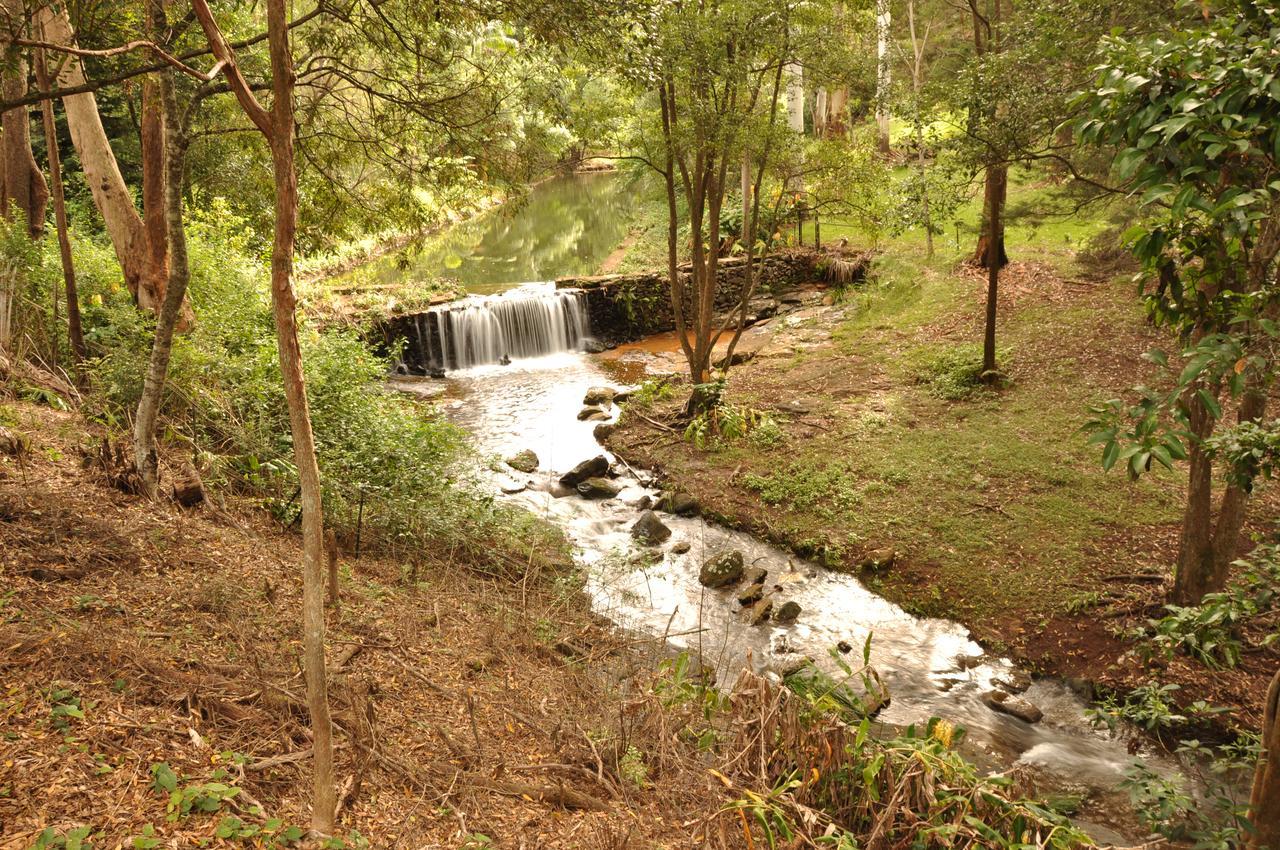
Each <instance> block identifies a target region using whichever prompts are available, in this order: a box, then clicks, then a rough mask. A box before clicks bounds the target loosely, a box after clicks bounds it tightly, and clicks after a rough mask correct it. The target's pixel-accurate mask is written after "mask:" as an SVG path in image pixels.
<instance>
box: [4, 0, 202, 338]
mask: <svg viewBox="0 0 1280 850" xmlns="http://www.w3.org/2000/svg"><path fill="white" fill-rule="evenodd" d="M32 17H33V19H34V21H35V23H36V27H37V31H38V32H39V33H40V34H41V40H39V41H38V42H37V41H29V42H28V45H29V46H30V45H35V46H39V47H41V48H43V49H45V50H49V51H56V52H57V53H59V54H61V55H62V56H63V59H62V61H61V62H60V63H59V65H60V67H59V71H58V73H57V77H56V88H54V89H52V90H51V93H52V94H54V95H57V94H58V93H59V92H72V93H64V94H62V106H63V110H64V111H65V113H66V117H67V129H68V130H69V131H70V132H71V143H72V145H73V146H74V147H75V150H76V153H77V154H78V155H79V160H80V167H81V169H82V170H83V171H84V176H85V182H86V183H88V185H89V189H90V191H91V192H92V194H93V200H94V206H95V207H96V208H97V210H98V213H99V215H101V216H102V220H103V223H104V224H105V225H106V230H107V235H108V236H109V237H110V239H111V245H112V247H113V248H114V249H115V253H116V258H117V259H118V260H119V262H120V269H121V271H122V272H123V274H124V279H125V284H126V285H127V286H128V287H129V291H130V292H131V293H132V294H133V296H134V299H135V301H136V302H137V304H138V306H139V307H140V308H142V309H144V310H147V311H150V312H156V313H158V312H159V311H160V309H161V305H162V302H163V299H164V293H163V288H164V286H165V279H166V278H165V275H164V269H163V262H159V261H157V259H156V258H157V257H158V256H160V257H162V256H163V254H164V251H163V246H158V245H153V244H152V243H151V240H149V238H148V237H149V234H153V233H157V231H158V233H159V234H160V235H162V233H163V216H162V215H159V214H158V213H157V214H156V215H153V216H151V217H149V221H148V222H147V223H144V221H143V218H142V216H141V215H139V214H138V209H137V207H136V206H135V205H134V201H133V193H132V192H131V191H130V190H129V187H128V185H126V183H125V180H124V176H123V175H122V174H121V172H120V165H119V163H118V162H117V161H116V156H115V152H114V151H113V150H112V149H111V142H110V140H109V139H108V138H107V133H106V130H105V129H104V128H103V126H102V116H101V115H100V114H99V112H98V102H97V98H96V97H95V96H94V94H93V91H94V89H95V88H96V87H97V83H90V82H88V81H87V80H86V79H85V75H84V69H83V67H82V65H81V59H82V57H85V56H92V55H95V54H98V55H102V54H107V55H111V54H114V53H117V52H120V50H115V49H113V50H107V51H92V50H82V49H80V48H78V47H77V46H76V41H75V35H74V33H73V31H72V28H71V21H70V19H69V18H68V17H67V10H66V8H65V7H54V6H52V5H47V4H46V5H40V6H38V7H37V8H36V9H35V11H34V14H33V16H32ZM10 26H12V21H11V22H10ZM139 44H142V45H145V44H147V42H139ZM125 47H127V48H128V49H137V48H136V46H135V45H126V46H125ZM122 49H123V48H122ZM170 59H172V57H170ZM173 61H175V62H176V61H177V60H173ZM179 64H180V63H179ZM163 67H168V64H167V62H161V63H160V64H159V67H158V68H156V69H154V70H159V69H160V68H163ZM148 85H149V86H151V85H153V84H151V83H149V84H148ZM149 91H154V89H149ZM19 99H20V98H17V97H14V98H10V97H9V96H6V97H5V100H6V101H10V100H19ZM158 109H159V102H158V100H157V99H156V98H155V97H154V95H151V96H149V98H148V106H147V108H146V109H145V110H144V113H145V114H146V124H147V132H146V135H147V144H146V145H145V149H146V150H147V151H148V152H149V154H150V156H151V157H156V158H158V157H160V155H161V154H162V151H163V142H162V136H161V135H160V133H159V125H158V124H157V123H156V122H158V120H159V115H158ZM148 165H149V166H151V167H150V168H148V169H146V171H147V173H148V175H149V178H148V183H147V186H146V187H145V191H144V193H143V194H144V197H147V198H150V199H151V201H152V202H153V203H159V204H160V206H163V204H162V201H161V199H162V198H163V188H162V187H163V184H162V182H160V181H161V180H162V179H163V178H162V174H161V172H162V171H163V165H162V164H161V163H160V162H159V161H158V159H151V160H150V161H149V162H148ZM154 209H155V208H154V207H153V210H154ZM148 224H149V225H150V228H149V227H148ZM182 315H183V316H184V318H185V319H186V320H187V321H190V316H191V313H190V305H189V303H187V302H184V303H183V308H182Z"/></svg>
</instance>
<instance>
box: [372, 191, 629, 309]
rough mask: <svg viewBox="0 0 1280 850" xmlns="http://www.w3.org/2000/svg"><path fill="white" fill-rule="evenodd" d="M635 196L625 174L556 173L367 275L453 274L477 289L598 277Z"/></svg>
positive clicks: (393, 277)
mask: <svg viewBox="0 0 1280 850" xmlns="http://www.w3.org/2000/svg"><path fill="white" fill-rule="evenodd" d="M629 194H630V189H629V187H628V181H627V178H625V177H623V176H621V175H618V174H613V173H609V172H604V173H593V174H570V175H564V176H561V177H555V178H552V179H550V180H547V181H545V182H543V183H539V184H538V185H537V186H535V187H534V188H533V189H531V190H530V191H529V194H528V196H527V197H526V198H525V199H524V200H523V201H519V202H515V203H512V204H510V205H506V206H503V207H499V208H498V209H496V210H494V211H493V212H490V213H487V214H485V215H482V216H480V217H479V218H477V219H474V220H472V221H468V222H464V223H462V224H459V225H456V226H454V227H451V228H449V229H448V230H446V231H445V232H443V233H441V234H439V235H436V236H432V237H431V238H430V239H428V240H427V242H426V244H425V245H423V246H422V247H421V248H420V249H419V250H417V251H414V252H408V253H403V254H399V255H396V256H393V257H387V258H385V259H384V260H382V261H379V262H378V263H377V264H376V265H375V266H373V267H371V268H367V269H366V270H364V272H363V273H364V274H366V275H370V276H372V278H373V279H374V280H375V281H380V282H384V283H386V282H392V281H397V280H403V279H404V278H406V277H408V278H415V277H419V278H451V279H453V280H456V281H458V283H460V284H461V285H462V286H463V287H464V288H465V289H466V290H467V291H468V292H473V293H479V294H490V293H494V292H501V291H502V290H504V289H508V288H510V286H511V285H512V284H517V283H524V282H526V281H541V280H553V279H555V278H557V277H567V276H571V275H584V274H592V273H594V272H595V271H596V270H597V269H598V268H599V267H600V264H601V263H603V262H604V260H605V258H606V257H608V256H609V253H610V252H611V251H612V250H613V249H614V248H615V247H617V245H618V243H619V242H621V241H622V239H623V237H624V236H625V235H626V232H627V227H628V225H629V221H630V219H629V204H628V203H627V197H628V196H629ZM406 260H407V261H408V265H407V267H404V266H403V264H404V262H405V261H406Z"/></svg>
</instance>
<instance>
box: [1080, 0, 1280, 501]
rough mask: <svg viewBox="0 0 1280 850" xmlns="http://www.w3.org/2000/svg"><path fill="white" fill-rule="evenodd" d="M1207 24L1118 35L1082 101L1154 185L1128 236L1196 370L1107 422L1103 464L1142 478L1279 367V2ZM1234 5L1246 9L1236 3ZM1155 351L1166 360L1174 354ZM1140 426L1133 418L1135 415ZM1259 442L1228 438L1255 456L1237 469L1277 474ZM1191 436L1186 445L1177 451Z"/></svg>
mask: <svg viewBox="0 0 1280 850" xmlns="http://www.w3.org/2000/svg"><path fill="white" fill-rule="evenodd" d="M1223 5H1224V7H1225V8H1224V9H1222V10H1219V11H1218V12H1217V13H1216V14H1214V15H1212V16H1210V17H1207V18H1206V19H1205V20H1204V22H1203V24H1201V25H1200V26H1195V27H1190V28H1187V29H1182V30H1178V31H1175V32H1173V33H1172V34H1170V35H1167V36H1162V37H1159V38H1140V39H1126V38H1122V37H1118V36H1117V37H1112V38H1109V39H1107V40H1106V41H1105V42H1104V44H1103V51H1104V54H1105V61H1104V64H1103V66H1102V69H1101V72H1100V75H1099V79H1098V87H1097V89H1096V90H1095V91H1091V92H1087V93H1085V94H1083V95H1081V96H1080V97H1079V99H1078V105H1079V106H1081V107H1083V108H1084V109H1085V110H1086V111H1087V113H1088V115H1087V117H1086V118H1084V119H1082V120H1081V121H1080V122H1079V124H1078V125H1077V130H1078V133H1079V135H1080V137H1081V138H1082V139H1083V140H1084V141H1085V142H1086V143H1088V144H1092V145H1097V146H1104V147H1109V148H1112V149H1115V150H1116V151H1117V154H1116V156H1115V170H1116V172H1117V174H1118V175H1119V176H1120V177H1121V178H1123V179H1125V180H1126V181H1127V182H1128V187H1129V189H1130V191H1132V192H1133V193H1135V194H1139V195H1140V196H1141V205H1142V207H1143V208H1144V210H1145V211H1146V212H1147V214H1148V220H1146V221H1143V222H1141V223H1140V224H1138V225H1135V226H1134V227H1133V228H1131V229H1130V230H1129V231H1128V232H1127V233H1126V234H1125V241H1126V242H1127V243H1128V244H1129V246H1130V248H1131V250H1132V251H1133V253H1134V255H1135V256H1136V257H1137V259H1138V260H1139V261H1140V263H1141V264H1142V267H1143V271H1144V275H1143V277H1142V280H1143V290H1142V294H1143V298H1144V302H1145V304H1146V307H1147V310H1148V312H1149V314H1150V315H1151V317H1152V318H1153V319H1154V320H1155V321H1156V322H1158V323H1160V324H1164V325H1168V326H1170V327H1172V328H1174V329H1176V330H1177V331H1178V332H1179V333H1180V334H1182V336H1183V339H1184V341H1185V342H1186V348H1185V350H1184V351H1183V355H1182V356H1183V359H1184V360H1185V361H1186V363H1185V366H1184V368H1183V369H1182V371H1181V373H1180V375H1179V376H1178V378H1177V380H1176V382H1175V383H1176V386H1175V388H1174V390H1173V391H1172V392H1169V393H1167V394H1158V393H1154V392H1152V391H1150V390H1146V389H1145V388H1139V389H1138V390H1137V392H1138V394H1139V395H1140V396H1141V401H1140V402H1139V403H1138V404H1137V405H1135V406H1133V407H1131V408H1127V409H1126V406H1125V405H1123V404H1122V403H1121V402H1119V401H1113V402H1111V403H1109V405H1108V406H1107V407H1108V409H1106V410H1102V411H1095V412H1100V413H1101V414H1102V415H1101V416H1099V417H1098V418H1096V419H1095V421H1094V423H1092V424H1093V425H1094V426H1095V430H1096V431H1097V434H1095V439H1096V440H1097V441H1098V442H1101V443H1102V444H1103V446H1104V450H1103V451H1104V463H1106V464H1108V465H1110V464H1114V463H1115V462H1117V461H1118V460H1122V459H1127V460H1128V469H1129V473H1130V475H1133V476H1136V475H1140V474H1141V473H1142V472H1144V471H1146V469H1148V468H1150V461H1151V460H1152V459H1154V460H1156V461H1158V462H1160V463H1161V464H1164V465H1170V463H1171V461H1172V460H1175V459H1178V452H1179V451H1180V450H1181V449H1185V446H1184V445H1183V444H1184V442H1185V440H1186V436H1187V435H1186V434H1185V433H1184V432H1185V431H1186V429H1187V426H1188V422H1189V420H1190V419H1192V418H1193V414H1198V413H1200V412H1201V411H1203V412H1205V413H1207V414H1208V416H1209V424H1208V427H1207V428H1206V427H1204V426H1203V425H1201V426H1199V427H1198V429H1197V431H1196V435H1197V436H1196V439H1204V438H1205V437H1207V436H1209V435H1210V434H1211V433H1212V430H1213V423H1214V422H1216V421H1217V420H1218V419H1219V418H1220V417H1221V415H1222V410H1221V407H1222V399H1221V395H1222V392H1223V390H1226V391H1227V392H1229V393H1230V395H1231V396H1232V397H1235V398H1240V397H1241V396H1242V395H1243V394H1244V393H1245V392H1246V391H1247V390H1255V391H1260V392H1265V387H1267V386H1268V385H1269V384H1270V382H1271V381H1272V379H1273V377H1274V369H1275V362H1274V356H1273V354H1272V351H1273V347H1274V340H1275V338H1276V337H1277V335H1278V331H1277V327H1276V325H1275V324H1274V322H1273V321H1272V320H1271V319H1270V318H1269V316H1270V313H1271V312H1272V307H1273V306H1274V302H1275V298H1276V290H1275V287H1274V285H1273V282H1274V263H1275V261H1276V257H1277V255H1280V219H1278V217H1277V212H1280V180H1277V179H1276V174H1277V167H1278V164H1280V80H1277V78H1276V75H1275V67H1274V66H1275V33H1276V32H1277V29H1278V28H1280V10H1277V9H1274V8H1268V7H1262V6H1259V5H1257V4H1254V3H1251V2H1227V3H1224V4H1223ZM1232 12H1236V14H1233V13H1232ZM1153 359H1154V360H1155V361H1156V362H1157V363H1159V364H1160V365H1165V356H1164V355H1163V354H1154V355H1153ZM1126 419H1127V420H1128V421H1129V422H1131V423H1132V425H1130V426H1129V427H1125V424H1124V423H1125V420H1126ZM1241 436H1242V437H1244V438H1246V442H1249V443H1250V444H1249V445H1248V446H1247V447H1246V446H1244V445H1231V444H1230V442H1229V441H1228V443H1227V444H1226V445H1223V446H1221V448H1222V449H1223V450H1225V452H1226V453H1227V454H1228V455H1229V456H1233V457H1234V459H1235V460H1239V461H1242V465H1240V466H1237V467H1235V471H1236V475H1237V480H1238V481H1239V480H1240V479H1241V477H1242V476H1243V477H1244V478H1246V479H1248V481H1249V483H1251V481H1252V479H1251V478H1249V477H1248V476H1249V473H1251V472H1253V473H1261V474H1265V473H1266V472H1268V471H1269V469H1270V467H1269V465H1265V464H1263V463H1261V458H1255V459H1253V460H1251V459H1250V456H1251V455H1252V452H1253V450H1254V449H1265V445H1259V444H1258V443H1257V441H1256V440H1251V439H1250V438H1256V437H1257V434H1256V433H1249V432H1242V434H1241ZM1178 447H1181V448H1178Z"/></svg>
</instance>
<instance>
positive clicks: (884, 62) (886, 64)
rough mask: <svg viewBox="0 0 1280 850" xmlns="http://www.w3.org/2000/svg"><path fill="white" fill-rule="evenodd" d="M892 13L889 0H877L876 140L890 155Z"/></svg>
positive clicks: (884, 151)
mask: <svg viewBox="0 0 1280 850" xmlns="http://www.w3.org/2000/svg"><path fill="white" fill-rule="evenodd" d="M892 20H893V19H892V12H891V10H890V7H889V0H876V139H877V141H878V143H879V145H880V153H882V154H885V155H887V154H888V153H889V100H890V96H891V92H890V88H891V87H892V85H893V60H892V58H891V57H890V55H889V48H890V44H891V42H890V40H889V37H890V31H891V27H892Z"/></svg>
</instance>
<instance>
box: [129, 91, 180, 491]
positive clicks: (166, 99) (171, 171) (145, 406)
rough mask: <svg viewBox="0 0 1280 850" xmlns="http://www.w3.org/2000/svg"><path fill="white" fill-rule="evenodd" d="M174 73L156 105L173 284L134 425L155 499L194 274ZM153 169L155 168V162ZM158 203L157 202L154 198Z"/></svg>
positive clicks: (136, 457) (141, 469)
mask: <svg viewBox="0 0 1280 850" xmlns="http://www.w3.org/2000/svg"><path fill="white" fill-rule="evenodd" d="M172 73H173V72H172V71H163V72H161V73H160V74H159V75H158V76H159V79H158V80H157V81H156V96H157V100H158V101H159V103H158V104H157V106H158V107H159V108H160V109H161V110H163V113H164V119H165V120H166V121H167V123H168V124H169V126H170V132H169V133H168V134H167V135H166V144H165V148H166V149H165V150H164V151H163V156H162V157H161V160H162V162H164V164H165V167H166V168H167V170H168V174H167V175H165V179H164V180H162V181H160V182H161V184H162V186H163V188H164V190H165V191H164V195H165V197H164V205H163V207H162V211H163V212H164V218H163V221H161V225H162V226H163V228H164V230H165V233H164V234H162V236H161V238H162V239H163V240H164V242H165V244H166V245H168V246H170V248H171V251H172V256H171V257H170V258H168V259H167V263H166V265H167V273H168V277H169V280H168V282H167V283H166V285H165V297H164V302H163V304H162V305H161V307H160V315H159V317H158V318H157V320H156V333H155V339H154V341H153V342H152V344H151V359H150V361H149V363H148V364H147V375H146V378H145V380H144V381H143V385H142V397H141V398H140V399H139V400H138V411H137V414H136V415H135V416H134V422H133V461H134V466H135V467H136V468H137V470H138V477H139V479H140V480H141V482H142V490H143V494H144V495H145V496H146V497H147V498H149V499H154V498H156V497H157V496H158V495H159V488H160V474H159V463H158V457H157V455H156V420H157V419H158V418H159V415H160V401H161V398H162V397H163V395H164V385H165V380H166V378H167V376H168V373H169V357H170V355H171V354H172V352H173V337H174V333H175V332H176V330H177V327H178V322H179V321H180V319H181V316H182V305H183V302H184V301H185V299H186V295H187V283H188V281H189V280H190V277H191V272H190V268H189V264H188V261H187V237H186V229H185V226H184V225H183V222H182V171H183V167H184V165H185V162H186V148H187V140H186V138H185V137H184V136H183V134H182V133H180V132H178V105H177V99H176V96H175V94H174V91H173V79H172ZM153 167H155V164H154V163H153ZM153 201H154V199H153Z"/></svg>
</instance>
